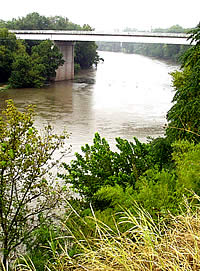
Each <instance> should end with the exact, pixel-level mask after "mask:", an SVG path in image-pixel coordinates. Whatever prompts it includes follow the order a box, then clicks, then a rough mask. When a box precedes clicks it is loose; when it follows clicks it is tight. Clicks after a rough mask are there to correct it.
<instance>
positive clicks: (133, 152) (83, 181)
mask: <svg viewBox="0 0 200 271" xmlns="http://www.w3.org/2000/svg"><path fill="white" fill-rule="evenodd" d="M135 140H136V144H135V145H134V144H133V143H132V142H128V141H127V140H123V139H121V138H117V139H116V141H117V145H116V146H117V148H118V149H119V151H120V153H118V152H113V151H112V150H111V149H110V146H109V144H108V142H107V141H106V140H105V139H104V138H101V137H100V135H99V134H98V133H96V134H95V137H94V139H93V143H94V145H93V146H89V145H88V144H86V145H85V147H82V148H81V150H82V153H83V155H81V154H78V153H76V154H75V155H76V160H72V161H71V164H70V165H68V164H66V163H64V164H63V166H64V168H65V170H67V173H66V174H63V175H62V174H61V175H60V176H61V177H62V178H63V179H65V181H66V183H70V184H72V186H73V188H74V189H76V190H77V191H78V192H79V193H80V194H81V195H83V196H84V197H85V198H86V199H87V200H88V201H90V200H91V199H92V197H93V195H94V193H95V192H97V190H98V189H100V188H101V187H102V186H105V185H111V186H113V185H115V184H119V185H120V186H122V187H125V186H127V185H128V184H129V185H132V186H134V184H135V181H136V180H137V178H138V176H139V174H141V172H142V171H145V169H146V164H148V162H149V161H148V156H145V155H146V154H147V152H148V150H146V145H145V144H142V143H140V142H139V141H138V140H137V139H135ZM147 149H148V147H147Z"/></svg>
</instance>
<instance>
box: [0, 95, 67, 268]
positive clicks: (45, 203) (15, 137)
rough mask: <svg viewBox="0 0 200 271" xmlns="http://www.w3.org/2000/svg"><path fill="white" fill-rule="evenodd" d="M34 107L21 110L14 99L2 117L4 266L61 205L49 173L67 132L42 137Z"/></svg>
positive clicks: (0, 174)
mask: <svg viewBox="0 0 200 271" xmlns="http://www.w3.org/2000/svg"><path fill="white" fill-rule="evenodd" d="M33 115H34V114H33V107H31V106H28V107H27V108H26V109H25V112H23V113H21V112H19V111H18V110H17V109H16V107H15V106H14V104H13V102H12V101H11V100H10V101H8V103H7V108H6V110H5V111H3V112H2V117H1V118H0V243H1V250H2V252H1V255H2V257H3V264H4V266H6V265H7V263H8V259H9V256H10V255H11V252H13V251H14V250H15V249H16V248H17V247H18V246H19V245H21V244H23V243H24V242H25V240H26V239H27V238H28V237H30V234H31V232H32V231H33V230H34V229H35V228H37V227H38V226H39V225H41V220H40V218H42V217H43V220H44V221H45V220H47V219H48V218H49V216H52V211H53V209H54V208H58V207H59V203H60V199H61V188H60V187H59V185H58V184H56V183H55V181H54V180H52V179H51V178H50V177H49V176H50V175H49V172H50V170H51V169H52V167H53V166H54V165H55V162H56V161H54V160H55V159H53V154H54V153H55V151H56V150H57V149H58V148H59V147H60V146H62V145H63V143H64V140H65V138H66V137H67V135H66V133H64V134H63V135H61V136H58V135H55V134H53V133H52V128H51V127H50V126H48V127H46V128H45V131H44V135H43V136H41V135H40V134H39V132H38V130H37V129H36V128H35V127H34V126H33Z"/></svg>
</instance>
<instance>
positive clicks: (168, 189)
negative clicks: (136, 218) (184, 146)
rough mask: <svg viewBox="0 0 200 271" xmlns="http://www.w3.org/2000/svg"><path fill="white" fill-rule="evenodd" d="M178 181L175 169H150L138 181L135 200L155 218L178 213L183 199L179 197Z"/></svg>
mask: <svg viewBox="0 0 200 271" xmlns="http://www.w3.org/2000/svg"><path fill="white" fill-rule="evenodd" d="M176 182H177V177H176V174H175V172H174V171H171V172H170V171H168V170H164V169H163V170H161V171H159V170H158V169H149V170H147V171H146V172H145V174H144V175H143V176H141V177H140V179H139V180H138V181H137V183H136V191H135V200H136V201H137V202H138V203H139V204H141V205H142V206H143V207H144V208H145V209H146V210H147V211H148V212H149V213H150V214H151V215H152V216H153V217H154V218H157V217H159V216H160V217H163V216H166V214H167V213H168V211H171V212H173V213H176V212H177V206H178V205H179V203H180V201H181V199H182V196H181V198H177V195H176V188H177V186H176Z"/></svg>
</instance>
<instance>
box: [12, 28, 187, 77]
mask: <svg viewBox="0 0 200 271" xmlns="http://www.w3.org/2000/svg"><path fill="white" fill-rule="evenodd" d="M10 32H13V33H15V35H16V37H17V38H18V39H23V40H52V41H54V42H55V44H56V45H57V46H58V47H59V49H60V51H61V52H62V54H63V59H64V60H65V63H64V65H63V66H60V67H59V68H58V70H57V71H56V79H55V80H56V81H62V80H68V79H73V78H74V43H75V42H76V41H107V42H133V43H162V44H163V43H164V44H186V45H189V44H190V41H188V37H189V35H188V34H184V33H178V34H176V33H151V32H116V33H111V32H110V33H104V32H95V31H63V30H10Z"/></svg>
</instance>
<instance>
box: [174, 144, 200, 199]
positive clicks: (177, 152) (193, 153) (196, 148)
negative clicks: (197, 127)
mask: <svg viewBox="0 0 200 271" xmlns="http://www.w3.org/2000/svg"><path fill="white" fill-rule="evenodd" d="M173 148H174V152H173V159H174V160H175V163H176V172H177V175H178V181H177V195H182V194H183V193H184V194H187V195H190V191H194V192H195V193H196V194H197V195H200V143H199V144H196V145H195V144H194V143H189V142H188V141H180V142H176V143H174V144H173Z"/></svg>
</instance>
